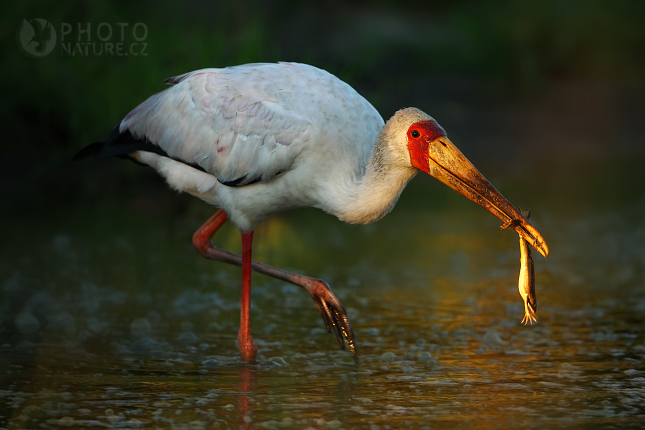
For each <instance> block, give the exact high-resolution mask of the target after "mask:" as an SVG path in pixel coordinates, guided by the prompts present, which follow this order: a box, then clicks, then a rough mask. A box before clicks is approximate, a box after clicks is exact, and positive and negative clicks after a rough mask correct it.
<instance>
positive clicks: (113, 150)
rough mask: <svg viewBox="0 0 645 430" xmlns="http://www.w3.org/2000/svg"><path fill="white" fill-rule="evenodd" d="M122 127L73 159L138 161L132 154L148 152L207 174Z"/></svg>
mask: <svg viewBox="0 0 645 430" xmlns="http://www.w3.org/2000/svg"><path fill="white" fill-rule="evenodd" d="M120 126H121V124H117V126H116V127H114V128H113V129H112V131H111V132H110V134H109V135H108V137H106V138H105V139H103V140H102V141H100V142H94V143H90V144H89V145H87V146H86V147H85V148H83V149H81V150H80V151H78V152H77V153H76V154H75V155H74V156H73V157H72V160H73V161H77V160H82V159H84V158H90V157H94V158H105V157H119V158H126V159H130V160H133V161H136V160H135V159H134V158H132V157H130V154H132V153H133V152H137V151H146V152H152V153H154V154H158V155H161V156H163V157H168V158H171V159H173V160H175V161H179V162H181V163H184V164H187V165H189V166H190V167H193V168H195V169H198V170H201V171H202V172H205V170H204V168H203V167H201V166H199V165H198V164H195V163H191V162H188V161H185V160H180V159H178V158H175V157H171V156H169V155H168V153H167V152H166V151H164V150H163V149H161V148H160V147H159V146H157V145H155V144H154V143H152V142H150V140H148V138H146V137H143V138H137V137H134V136H133V135H132V133H130V130H125V131H123V132H121V131H120V130H119V128H120Z"/></svg>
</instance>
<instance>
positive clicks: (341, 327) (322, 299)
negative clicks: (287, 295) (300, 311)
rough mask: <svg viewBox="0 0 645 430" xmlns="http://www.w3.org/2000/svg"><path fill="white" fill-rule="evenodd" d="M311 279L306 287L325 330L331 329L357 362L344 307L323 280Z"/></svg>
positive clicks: (351, 332) (352, 331) (352, 336)
mask: <svg viewBox="0 0 645 430" xmlns="http://www.w3.org/2000/svg"><path fill="white" fill-rule="evenodd" d="M311 281H312V285H310V286H309V288H307V291H309V294H311V297H312V298H313V299H314V302H316V306H318V310H319V311H320V315H321V316H322V319H323V321H325V326H326V328H327V332H331V331H332V330H333V333H334V334H335V335H336V339H337V340H338V343H339V344H340V346H341V348H343V349H345V345H347V347H348V348H349V352H351V353H352V356H353V357H354V361H355V362H356V363H358V362H359V360H358V354H357V353H356V343H355V341H354V330H353V329H352V326H351V324H350V323H349V318H348V317H347V311H346V310H345V307H344V306H343V304H342V303H341V302H340V300H338V298H336V296H335V295H334V293H332V291H331V288H329V285H328V284H327V283H326V282H325V281H323V280H321V279H311Z"/></svg>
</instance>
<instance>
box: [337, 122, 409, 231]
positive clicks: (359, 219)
mask: <svg viewBox="0 0 645 430" xmlns="http://www.w3.org/2000/svg"><path fill="white" fill-rule="evenodd" d="M387 127H388V126H387V125H386V126H385V127H384V128H383V130H382V131H381V133H380V134H379V135H378V137H377V139H376V142H375V143H374V149H373V150H372V154H371V155H370V158H369V163H368V164H367V167H366V168H365V174H364V175H363V176H362V177H360V178H354V180H352V181H351V184H350V185H349V186H348V193H347V196H346V199H345V201H344V202H343V203H344V204H343V207H342V209H339V210H338V211H337V212H336V213H335V215H336V216H338V218H339V219H340V220H342V221H345V222H348V223H352V224H368V223H371V222H374V221H377V220H379V219H381V218H383V217H384V216H385V215H387V213H388V212H390V210H392V208H393V207H394V204H395V203H396V201H397V200H398V198H399V196H400V195H401V192H402V191H403V188H405V186H406V184H407V183H408V182H409V181H410V179H412V178H413V177H414V175H416V173H417V172H418V169H416V168H414V167H412V166H411V165H410V161H409V155H408V154H407V152H405V153H401V152H400V151H396V150H395V149H393V142H392V141H391V140H390V139H389V137H390V136H389V135H390V134H391V133H389V132H388V131H389V130H388V128H387ZM406 157H407V159H406Z"/></svg>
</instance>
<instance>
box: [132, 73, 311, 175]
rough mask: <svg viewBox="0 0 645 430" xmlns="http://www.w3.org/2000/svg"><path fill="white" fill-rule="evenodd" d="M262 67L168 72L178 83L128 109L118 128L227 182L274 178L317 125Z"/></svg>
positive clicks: (304, 143)
mask: <svg viewBox="0 0 645 430" xmlns="http://www.w3.org/2000/svg"><path fill="white" fill-rule="evenodd" d="M258 70H260V72H258ZM262 70H264V68H263V67H261V65H247V66H245V67H237V68H227V69H205V70H198V71H195V72H191V73H188V74H185V75H181V76H178V77H175V78H170V79H168V80H167V81H166V82H168V83H170V84H174V86H173V87H171V88H169V89H167V90H165V91H162V92H160V93H158V94H155V95H154V96H152V97H150V98H149V99H148V100H146V101H145V102H144V103H142V104H141V105H139V106H138V107H136V108H135V109H134V110H133V111H132V112H130V113H129V114H128V115H127V116H126V117H125V118H124V119H123V121H122V122H121V124H120V127H119V129H120V132H121V133H124V132H126V131H130V132H131V133H132V135H133V136H134V137H135V138H137V139H146V140H147V141H149V142H150V143H152V144H153V145H156V146H158V147H159V148H161V149H162V150H163V151H165V153H167V154H168V156H170V157H172V158H174V159H176V160H181V161H184V162H186V163H188V164H193V165H197V166H199V167H200V168H202V169H203V170H205V171H206V172H208V173H211V174H213V175H215V176H216V177H217V179H218V180H219V181H220V182H222V183H225V184H227V185H245V184H249V183H252V182H257V181H269V180H271V179H272V178H273V177H275V176H276V175H277V174H279V173H281V172H284V171H287V170H289V168H290V167H291V166H292V164H293V162H294V160H295V158H296V157H297V156H298V154H299V153H300V152H301V151H302V148H303V147H304V145H306V143H307V141H308V140H309V139H310V136H311V134H312V132H313V129H314V127H313V125H312V122H311V121H310V119H308V118H307V116H306V115H304V114H303V113H302V110H300V111H299V110H298V109H299V106H291V105H290V104H289V103H285V102H284V92H281V91H282V89H281V88H279V85H278V86H276V85H275V82H273V84H271V85H269V84H268V83H267V82H268V81H269V79H270V78H269V77H268V76H263V73H262ZM264 75H266V73H264Z"/></svg>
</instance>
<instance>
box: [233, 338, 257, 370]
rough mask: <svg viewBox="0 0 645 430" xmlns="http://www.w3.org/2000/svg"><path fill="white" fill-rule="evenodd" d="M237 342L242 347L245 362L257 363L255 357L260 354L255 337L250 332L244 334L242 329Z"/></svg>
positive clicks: (241, 353)
mask: <svg viewBox="0 0 645 430" xmlns="http://www.w3.org/2000/svg"><path fill="white" fill-rule="evenodd" d="M237 343H238V347H239V348H240V357H241V358H242V362H243V363H249V364H251V363H255V358H256V357H257V355H258V347H257V346H255V343H253V338H252V337H251V335H250V334H248V335H244V334H243V333H242V330H240V331H239V333H238V335H237Z"/></svg>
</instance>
